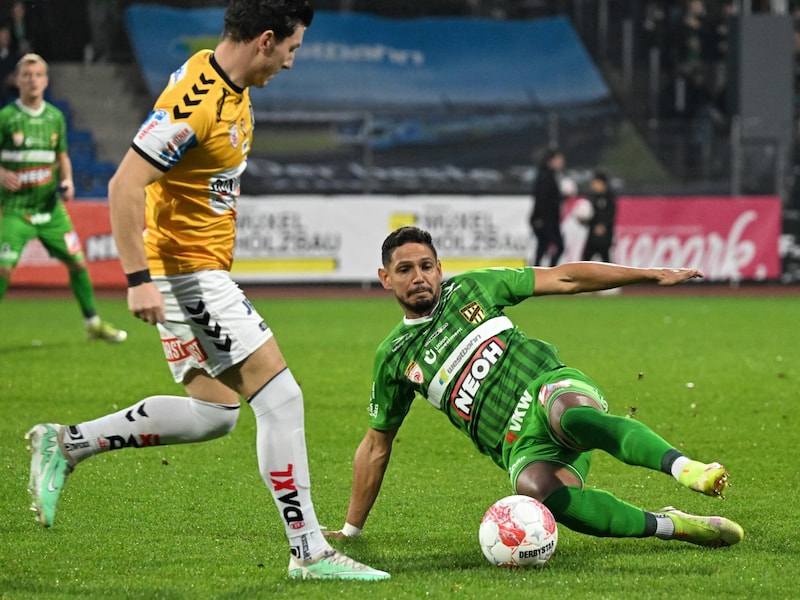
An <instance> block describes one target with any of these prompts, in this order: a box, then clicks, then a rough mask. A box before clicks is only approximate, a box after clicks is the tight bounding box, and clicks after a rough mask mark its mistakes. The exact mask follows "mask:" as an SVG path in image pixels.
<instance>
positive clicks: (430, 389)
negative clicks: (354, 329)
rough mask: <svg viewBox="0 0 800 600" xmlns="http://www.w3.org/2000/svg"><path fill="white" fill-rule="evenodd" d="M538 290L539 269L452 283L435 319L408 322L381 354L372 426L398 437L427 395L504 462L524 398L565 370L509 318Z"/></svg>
mask: <svg viewBox="0 0 800 600" xmlns="http://www.w3.org/2000/svg"><path fill="white" fill-rule="evenodd" d="M533 283H534V271H533V269H532V268H531V267H525V268H522V269H508V268H501V269H485V270H477V271H470V272H467V273H463V274H461V275H458V276H456V277H453V278H452V279H450V280H448V281H447V282H445V283H444V285H443V286H442V295H441V298H440V300H439V303H438V305H437V306H436V308H435V309H434V310H433V312H432V313H431V314H430V315H429V316H427V317H423V318H420V319H403V321H401V322H400V323H399V324H398V325H397V326H396V327H395V328H394V330H393V331H392V332H391V333H390V334H389V336H388V337H387V338H386V339H385V340H384V341H383V342H382V343H381V344H380V346H379V347H378V351H377V353H376V356H375V364H374V369H373V382H372V397H371V401H370V406H369V414H370V426H371V427H372V428H374V429H378V430H386V429H396V428H397V427H399V426H400V424H401V423H402V422H403V419H404V418H405V416H406V414H408V411H409V409H410V408H411V403H412V401H413V400H414V398H415V397H416V395H420V396H422V397H424V398H426V399H427V400H428V402H430V403H431V404H433V406H435V407H436V408H438V409H439V410H441V411H442V412H444V413H445V414H446V415H447V416H448V418H449V419H450V421H451V422H452V423H453V425H455V426H456V427H457V428H458V429H459V430H461V431H462V432H464V433H465V434H466V435H467V436H469V437H470V439H472V441H473V442H474V444H475V445H476V446H477V448H478V450H480V451H481V452H483V453H484V454H488V455H490V456H492V457H493V458H495V460H499V457H500V455H501V448H502V443H503V439H504V438H505V435H506V431H507V429H508V421H509V419H510V418H511V416H512V414H513V413H514V408H515V406H516V405H517V402H518V401H519V399H520V396H522V394H523V393H524V391H525V389H526V388H527V387H528V386H529V385H530V384H531V382H533V381H534V380H535V379H536V378H537V377H539V376H541V375H543V374H545V373H547V372H550V371H552V370H554V369H558V368H560V367H563V366H564V364H563V363H562V362H561V359H560V358H559V356H558V351H557V350H556V349H555V347H554V346H552V345H550V344H548V343H546V342H543V341H540V340H535V339H530V338H528V337H527V336H526V335H525V334H524V333H522V332H521V331H520V330H519V329H517V327H516V326H515V325H514V324H513V323H512V322H511V320H510V319H509V318H508V317H507V316H506V315H505V314H504V312H503V311H504V309H505V308H506V307H508V306H513V305H515V304H518V303H519V302H521V301H522V300H524V299H526V298H530V297H531V295H532V294H533Z"/></svg>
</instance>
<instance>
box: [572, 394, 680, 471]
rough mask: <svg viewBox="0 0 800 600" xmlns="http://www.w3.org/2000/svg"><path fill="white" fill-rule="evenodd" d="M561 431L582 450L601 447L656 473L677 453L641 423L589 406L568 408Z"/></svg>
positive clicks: (619, 457) (623, 459) (613, 454)
mask: <svg viewBox="0 0 800 600" xmlns="http://www.w3.org/2000/svg"><path fill="white" fill-rule="evenodd" d="M561 428H562V430H563V431H564V433H565V434H566V435H567V437H569V438H570V439H571V440H574V442H575V443H576V444H577V445H578V446H580V447H581V448H591V449H593V448H598V449H600V450H603V451H605V452H608V453H609V454H611V455H612V456H613V457H615V458H617V459H618V460H621V461H622V462H624V463H626V464H629V465H637V466H640V467H647V468H648V469H653V470H656V471H660V470H662V468H663V466H662V458H663V457H664V455H665V454H666V453H668V452H670V451H673V450H674V448H673V447H672V446H671V445H670V444H669V443H668V442H667V441H665V440H664V439H663V438H662V437H661V436H659V435H658V434H657V433H655V432H654V431H653V430H652V429H650V428H649V427H647V426H646V425H643V424H642V423H640V422H639V421H637V420H635V419H629V418H627V417H618V416H615V415H609V414H608V413H604V412H602V411H599V410H597V409H594V408H591V407H589V406H576V407H574V408H570V409H567V410H566V411H565V412H564V415H563V416H562V417H561ZM667 472H669V471H667Z"/></svg>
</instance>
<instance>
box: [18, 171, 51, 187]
mask: <svg viewBox="0 0 800 600" xmlns="http://www.w3.org/2000/svg"><path fill="white" fill-rule="evenodd" d="M17 177H18V178H19V184H20V185H21V186H22V187H31V186H34V185H42V184H43V183H49V182H51V181H52V180H53V169H52V167H29V168H27V169H20V170H19V171H17Z"/></svg>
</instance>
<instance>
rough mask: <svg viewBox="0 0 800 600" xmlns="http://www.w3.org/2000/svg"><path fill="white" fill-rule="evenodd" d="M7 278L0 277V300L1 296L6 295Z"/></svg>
mask: <svg viewBox="0 0 800 600" xmlns="http://www.w3.org/2000/svg"><path fill="white" fill-rule="evenodd" d="M8 284H9V280H8V279H6V278H5V277H0V300H2V299H3V296H5V295H6V290H7V289H8Z"/></svg>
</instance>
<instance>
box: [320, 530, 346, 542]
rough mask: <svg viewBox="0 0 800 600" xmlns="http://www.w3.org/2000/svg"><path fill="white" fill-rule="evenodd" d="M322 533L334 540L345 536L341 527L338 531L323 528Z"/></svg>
mask: <svg viewBox="0 0 800 600" xmlns="http://www.w3.org/2000/svg"><path fill="white" fill-rule="evenodd" d="M322 533H323V535H324V536H325V537H326V538H331V539H334V540H341V539H344V538H346V537H347V536H346V535H345V534H344V532H343V531H342V530H341V529H340V530H339V531H327V530H323V532H322Z"/></svg>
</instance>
